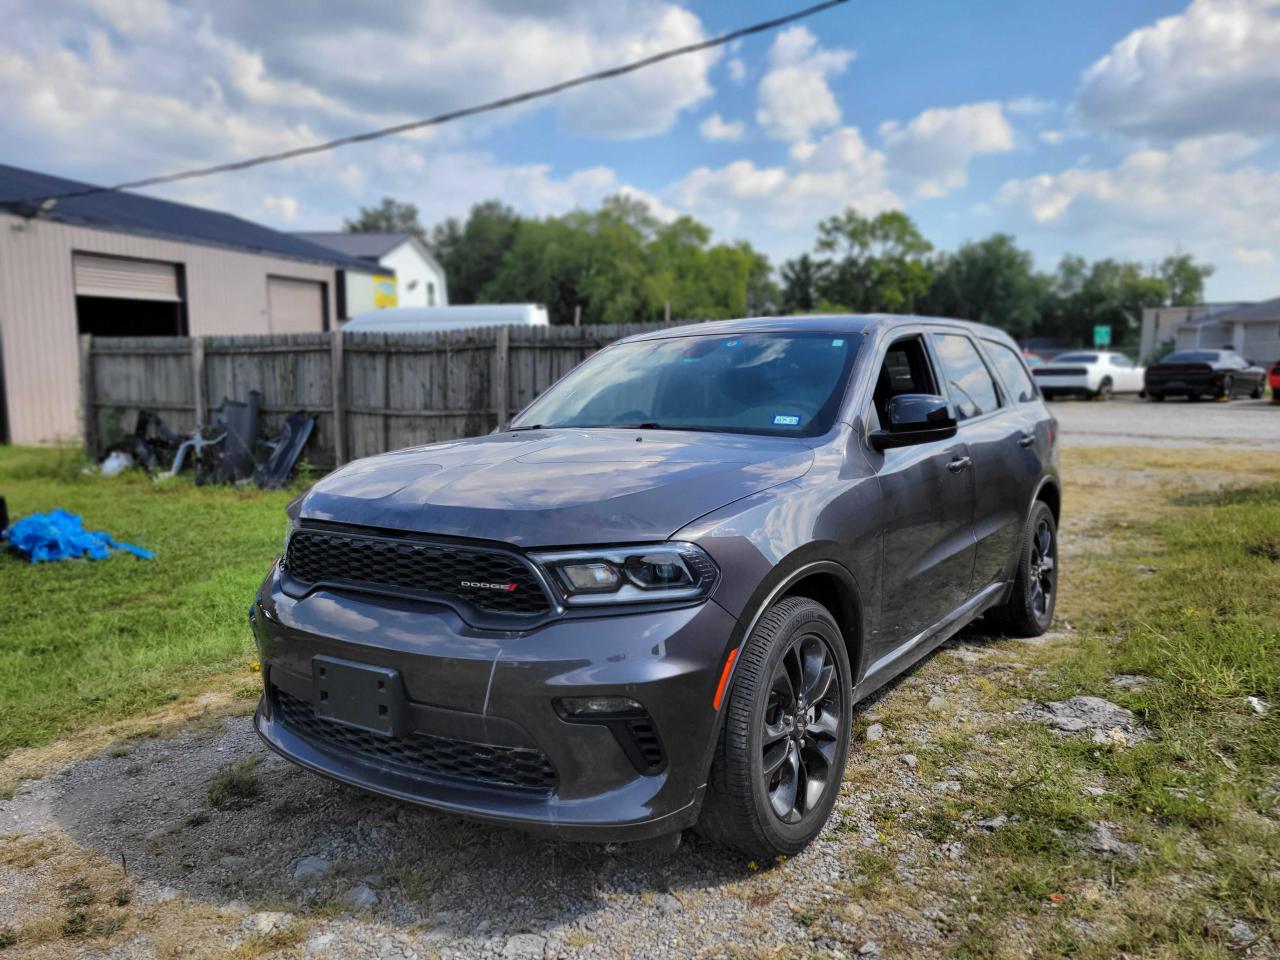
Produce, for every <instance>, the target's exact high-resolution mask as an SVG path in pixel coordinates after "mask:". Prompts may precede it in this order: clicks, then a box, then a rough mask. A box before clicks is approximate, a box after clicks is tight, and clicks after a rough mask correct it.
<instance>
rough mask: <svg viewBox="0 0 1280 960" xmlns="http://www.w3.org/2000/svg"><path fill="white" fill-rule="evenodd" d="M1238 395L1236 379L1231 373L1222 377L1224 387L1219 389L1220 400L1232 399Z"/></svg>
mask: <svg viewBox="0 0 1280 960" xmlns="http://www.w3.org/2000/svg"><path fill="white" fill-rule="evenodd" d="M1235 395H1236V381H1235V378H1234V377H1232V376H1231V374H1229V373H1228V374H1227V375H1226V376H1225V377H1223V378H1222V387H1221V388H1220V390H1219V391H1218V399H1219V400H1230V399H1232V398H1233V397H1235Z"/></svg>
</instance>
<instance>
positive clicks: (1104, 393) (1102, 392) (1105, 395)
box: [1097, 377, 1113, 400]
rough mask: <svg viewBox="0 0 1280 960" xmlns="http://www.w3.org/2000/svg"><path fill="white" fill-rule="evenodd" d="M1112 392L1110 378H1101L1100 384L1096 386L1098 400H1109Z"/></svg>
mask: <svg viewBox="0 0 1280 960" xmlns="http://www.w3.org/2000/svg"><path fill="white" fill-rule="evenodd" d="M1112 390H1113V387H1112V384H1111V378H1110V377H1105V378H1103V381H1102V383H1100V384H1098V393H1097V397H1098V399H1099V400H1110V399H1111V394H1112Z"/></svg>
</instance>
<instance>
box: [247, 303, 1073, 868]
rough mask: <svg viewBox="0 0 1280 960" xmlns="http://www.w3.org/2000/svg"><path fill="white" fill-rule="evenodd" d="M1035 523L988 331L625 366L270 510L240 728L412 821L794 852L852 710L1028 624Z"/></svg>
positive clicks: (1032, 468)
mask: <svg viewBox="0 0 1280 960" xmlns="http://www.w3.org/2000/svg"><path fill="white" fill-rule="evenodd" d="M1060 502H1061V495H1060V487H1059V480H1058V462H1057V445H1056V421H1055V420H1054V418H1053V417H1052V416H1051V415H1050V414H1049V412H1048V410H1047V408H1046V407H1045V404H1044V403H1043V401H1042V400H1041V398H1040V396H1039V394H1038V392H1037V390H1036V386H1035V383H1034V382H1033V381H1032V379H1031V377H1030V375H1029V374H1028V372H1027V368H1026V366H1025V364H1024V363H1023V361H1022V358H1021V356H1020V355H1019V351H1018V348H1017V347H1016V345H1015V344H1014V343H1013V341H1012V340H1010V339H1009V338H1008V337H1007V336H1006V335H1005V334H1004V333H1002V332H1000V331H998V330H996V329H994V328H991V327H986V326H980V325H975V324H969V323H963V322H959V321H943V320H931V319H920V318H912V317H887V316H882V317H811V318H796V319H757V320H743V321H730V322H723V323H711V324H702V325H697V326H689V327H681V328H673V329H669V330H663V331H660V332H655V333H650V334H645V335H642V336H639V337H632V338H630V339H628V340H624V341H621V342H620V343H617V344H615V345H613V346H611V347H609V348H607V349H605V350H603V351H602V352H600V353H598V354H596V355H595V356H594V357H592V358H591V359H589V360H588V361H586V362H585V363H583V364H582V365H581V366H579V367H578V368H577V369H575V370H574V371H572V372H571V373H570V374H568V375H567V376H566V377H564V378H563V379H562V380H561V381H560V382H559V383H557V384H556V385H555V386H553V387H552V388H551V389H550V390H549V391H547V392H546V393H545V394H544V395H543V396H541V397H540V398H539V399H537V400H536V401H534V403H533V404H532V405H531V406H530V407H529V408H528V409H527V410H526V411H525V412H524V413H522V414H521V415H520V416H519V417H517V418H516V420H515V421H514V422H513V423H512V424H511V427H510V428H509V429H507V430H505V431H501V432H498V433H494V434H492V435H490V436H486V437H479V438H475V439H470V440H462V441H458V442H451V443H439V444H435V445H432V446H426V447H419V448H415V449H409V450H401V451H398V452H395V453H388V454H384V455H381V456H376V457H371V458H369V459H367V460H361V461H357V462H355V463H351V464H348V465H347V466H345V467H343V468H342V469H340V470H338V471H336V472H335V473H333V474H330V475H329V476H328V477H326V478H325V479H323V480H321V481H320V482H319V483H317V484H316V485H315V486H314V487H313V488H312V489H311V490H310V491H309V492H308V493H306V494H305V495H304V496H302V497H299V498H298V499H297V500H295V501H294V502H293V503H292V504H291V505H290V508H289V517H290V520H291V530H290V534H289V537H288V541H287V546H286V551H285V556H284V557H283V558H282V559H281V561H280V562H279V563H278V564H277V565H276V566H275V567H274V568H273V569H272V570H271V572H270V573H269V575H268V576H267V578H266V580H265V581H264V582H263V584H262V587H261V590H260V591H259V594H258V596H257V599H256V602H255V603H254V605H253V608H252V612H251V620H252V623H253V629H254V632H255V634H256V639H257V644H258V647H259V650H260V652H261V661H262V676H263V681H264V686H265V690H264V695H263V697H262V702H261V705H260V707H259V710H258V714H257V718H256V725H257V729H258V732H259V733H260V734H261V735H262V737H263V738H264V739H265V740H266V742H267V743H268V744H269V745H270V746H271V747H272V748H273V749H275V750H276V751H278V752H279V753H281V754H283V755H284V756H286V757H288V758H289V759H291V760H293V761H295V762H296V763H299V764H301V765H302V766H304V767H307V768H310V769H312V770H314V771H317V772H319V773H322V774H324V775H327V776H329V777H332V778H334V779H337V780H341V781H345V782H347V783H351V784H356V785H358V786H361V787H365V788H367V789H370V790H373V791H376V792H378V793H383V794H386V795H389V796H393V797H398V798H400V799H403V800H409V801H413V802H415V803H420V804H424V805H427V806H429V807H432V808H435V809H438V810H444V811H449V812H452V813H457V814H463V815H466V816H470V817H475V818H479V819H484V820H490V821H496V822H500V823H504V824H509V825H517V826H522V827H528V828H543V829H547V830H550V831H553V832H555V833H556V834H557V835H559V836H563V837H575V838H582V839H588V840H601V841H604V840H617V839H642V838H645V837H651V836H656V835H660V834H663V833H667V832H671V831H677V830H681V829H683V828H686V827H690V826H693V825H695V824H696V825H697V827H698V828H699V830H701V831H702V832H703V833H704V834H705V835H707V836H709V837H711V838H714V839H715V840H717V841H721V842H724V843H727V844H731V845H733V846H736V847H737V848H739V849H741V850H743V851H745V852H746V853H748V854H750V855H751V856H754V857H760V858H765V859H772V858H773V857H774V856H775V855H778V854H789V853H794V852H796V851H798V850H800V849H801V848H803V847H804V846H805V845H806V844H807V843H808V842H809V841H810V840H811V839H813V837H814V836H816V835H817V833H818V832H819V831H820V830H821V828H822V825H823V824H824V823H825V821H826V819H827V817H828V815H829V813H830V811H831V808H832V804H833V803H834V801H835V798H836V795H837V793H838V792H839V789H840V782H841V778H842V774H843V770H844V766H845V761H846V758H847V755H848V751H849V746H850V744H849V741H850V728H851V722H852V716H853V706H854V704H855V703H857V701H859V700H860V699H862V698H863V697H866V696H867V695H868V694H869V693H871V692H872V691H874V690H875V689H876V688H878V687H879V686H881V685H882V684H883V683H885V682H886V681H887V680H889V679H890V678H892V677H893V676H895V675H896V674H898V673H900V672H901V671H902V670H904V669H905V668H906V667H908V666H909V665H911V664H912V663H914V662H915V661H917V660H919V659H920V658H921V657H923V656H925V655H926V654H928V653H929V652H930V651H931V650H933V649H934V648H935V647H937V646H938V645H939V644H940V643H942V642H943V641H944V640H946V639H947V638H948V637H950V636H951V635H953V634H954V633H956V632H957V631H958V630H959V629H960V628H961V627H963V626H964V625H965V624H966V623H968V622H969V621H971V620H973V619H974V618H976V617H978V616H979V615H981V614H983V613H989V614H991V615H992V616H993V617H995V618H996V619H997V620H998V621H999V623H1000V624H1002V625H1003V627H1004V629H1006V630H1008V631H1011V632H1013V633H1016V634H1020V635H1028V636H1030V635H1035V634H1039V633H1041V632H1043V631H1044V630H1045V629H1046V628H1047V627H1048V625H1049V622H1050V620H1051V618H1052V616H1053V608H1054V601H1055V598H1056V594H1057V575H1058V569H1057V558H1058V548H1057V532H1056V531H1057V522H1058V511H1059V504H1060Z"/></svg>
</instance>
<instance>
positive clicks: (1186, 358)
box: [1143, 350, 1267, 400]
mask: <svg viewBox="0 0 1280 960" xmlns="http://www.w3.org/2000/svg"><path fill="white" fill-rule="evenodd" d="M1143 382H1144V385H1145V387H1146V393H1147V397H1148V398H1149V399H1151V400H1163V399H1164V398H1165V397H1186V398H1187V399H1188V400H1199V399H1200V398H1202V397H1217V398H1218V399H1226V400H1230V399H1232V398H1233V397H1239V396H1249V397H1252V398H1253V399H1254V400H1257V399H1259V398H1260V397H1261V396H1262V394H1263V391H1265V390H1266V387H1267V371H1266V370H1264V369H1263V368H1262V367H1259V366H1257V365H1256V364H1254V363H1252V362H1250V361H1248V360H1246V359H1245V358H1244V357H1242V356H1240V354H1238V353H1236V352H1234V351H1232V350H1180V351H1178V352H1176V353H1171V354H1169V355H1168V356H1166V357H1165V358H1164V359H1163V360H1161V361H1160V362H1159V363H1153V364H1151V366H1149V367H1147V372H1146V374H1145V376H1144V380H1143Z"/></svg>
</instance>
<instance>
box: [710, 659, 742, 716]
mask: <svg viewBox="0 0 1280 960" xmlns="http://www.w3.org/2000/svg"><path fill="white" fill-rule="evenodd" d="M737 659H738V651H737V650H730V651H729V659H728V660H726V661H725V662H724V670H723V671H721V673H720V684H719V685H718V686H717V687H716V698H715V699H714V700H712V701H711V705H712V706H713V707H715V708H716V709H717V710H719V709H720V701H721V700H723V699H724V690H725V687H727V686H728V685H729V672H730V671H731V670H733V661H735V660H737Z"/></svg>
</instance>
